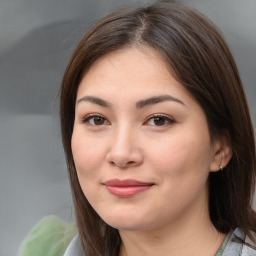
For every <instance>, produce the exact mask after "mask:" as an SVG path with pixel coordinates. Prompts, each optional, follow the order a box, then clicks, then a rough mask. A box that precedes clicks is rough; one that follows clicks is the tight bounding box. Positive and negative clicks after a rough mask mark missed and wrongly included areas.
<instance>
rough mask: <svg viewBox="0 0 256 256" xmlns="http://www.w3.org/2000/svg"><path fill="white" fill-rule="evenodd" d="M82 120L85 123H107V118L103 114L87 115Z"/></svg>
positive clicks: (98, 124) (95, 124)
mask: <svg viewBox="0 0 256 256" xmlns="http://www.w3.org/2000/svg"><path fill="white" fill-rule="evenodd" d="M82 121H83V123H88V124H90V125H94V126H101V125H105V124H107V120H106V119H105V118H104V117H103V116H98V115H89V116H86V117H85V118H84V119H83V120H82Z"/></svg>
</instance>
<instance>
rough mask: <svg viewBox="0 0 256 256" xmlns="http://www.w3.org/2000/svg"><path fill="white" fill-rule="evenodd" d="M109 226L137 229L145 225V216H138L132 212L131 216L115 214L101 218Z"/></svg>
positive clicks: (120, 228)
mask: <svg viewBox="0 0 256 256" xmlns="http://www.w3.org/2000/svg"><path fill="white" fill-rule="evenodd" d="M102 219H103V220H104V221H105V222H106V223H107V224H108V225H109V226H111V227H113V228H116V229H118V230H127V231H137V230H142V229H144V228H145V227H146V226H147V223H146V222H145V218H140V217H139V216H136V215H135V214H134V213H133V214H132V216H121V215H119V216H115V217H106V218H102Z"/></svg>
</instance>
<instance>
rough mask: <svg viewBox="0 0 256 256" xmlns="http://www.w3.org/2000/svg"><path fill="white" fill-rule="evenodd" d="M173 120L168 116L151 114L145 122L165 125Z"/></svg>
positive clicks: (153, 124)
mask: <svg viewBox="0 0 256 256" xmlns="http://www.w3.org/2000/svg"><path fill="white" fill-rule="evenodd" d="M174 122H175V121H174V120H173V119H171V118H170V117H167V116H163V115H155V116H151V117H150V118H149V119H148V120H147V122H146V123H147V124H148V125H152V126H166V125H171V124H173V123H174Z"/></svg>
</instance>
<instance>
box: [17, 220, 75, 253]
mask: <svg viewBox="0 0 256 256" xmlns="http://www.w3.org/2000/svg"><path fill="white" fill-rule="evenodd" d="M76 232H77V231H76V226H75V225H74V224H71V223H68V222H65V221H62V220H61V219H59V218H58V217H56V216H54V215H50V216H47V217H44V218H43V219H42V220H41V221H40V222H39V223H38V224H37V225H36V226H35V227H34V228H33V229H32V231H31V232H30V233H29V234H28V235H27V237H26V238H25V240H24V242H23V243H22V245H21V250H20V254H19V255H20V256H63V255H64V253H65V250H66V249H67V247H68V245H69V243H70V242H71V240H72V238H73V237H74V235H75V233H76Z"/></svg>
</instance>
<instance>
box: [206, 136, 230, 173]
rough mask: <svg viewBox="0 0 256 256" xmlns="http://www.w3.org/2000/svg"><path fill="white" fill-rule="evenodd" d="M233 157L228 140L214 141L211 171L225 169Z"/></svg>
mask: <svg viewBox="0 0 256 256" xmlns="http://www.w3.org/2000/svg"><path fill="white" fill-rule="evenodd" d="M231 158H232V149H231V146H230V144H229V143H227V141H226V140H224V139H222V140H218V141H216V143H214V148H213V158H212V162H211V165H210V171H211V172H218V171H224V170H225V167H226V166H227V165H228V163H229V161H230V160H231Z"/></svg>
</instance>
